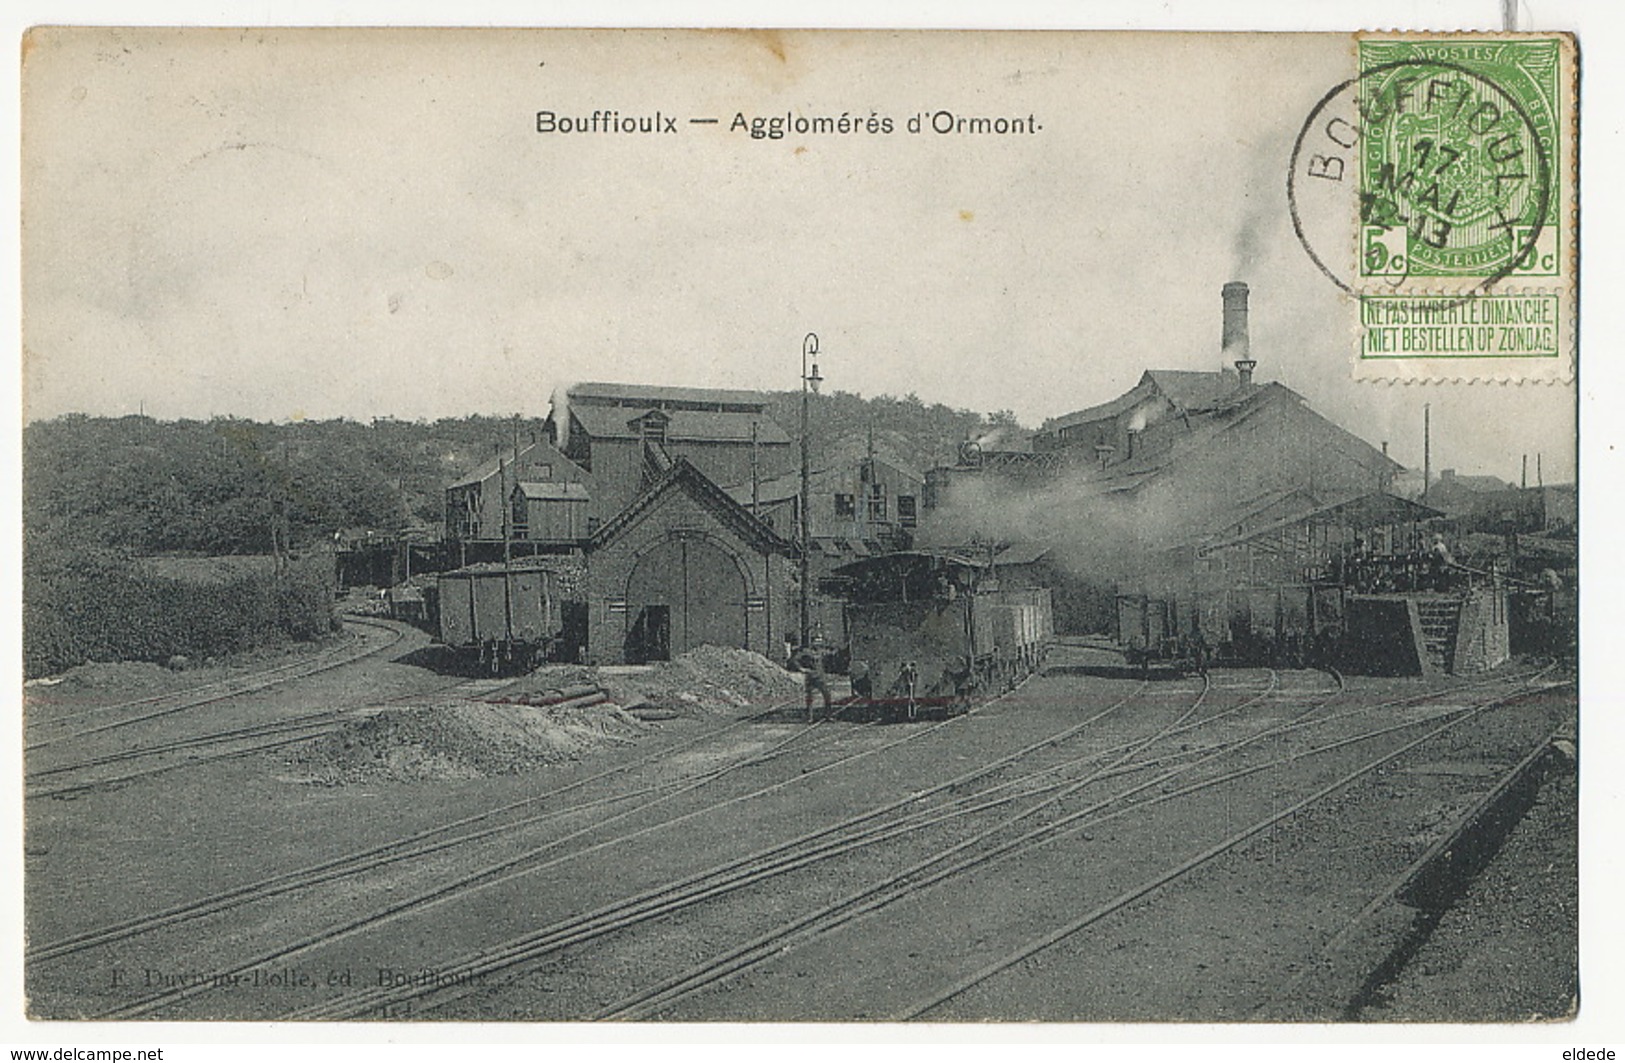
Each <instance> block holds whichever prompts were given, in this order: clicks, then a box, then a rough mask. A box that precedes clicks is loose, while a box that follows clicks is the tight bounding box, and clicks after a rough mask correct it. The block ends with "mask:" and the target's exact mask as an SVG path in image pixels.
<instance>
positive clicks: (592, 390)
mask: <svg viewBox="0 0 1625 1063" xmlns="http://www.w3.org/2000/svg"><path fill="white" fill-rule="evenodd" d="M565 394H567V395H569V397H570V398H571V400H575V399H623V400H628V401H632V402H645V401H647V402H651V403H652V402H722V403H730V404H734V405H743V404H746V403H754V404H756V405H758V406H762V407H765V406H767V405H768V404H769V403H771V402H772V401H773V395H772V394H771V393H769V392H766V391H738V390H732V389H728V388H678V387H666V386H663V385H659V384H606V383H596V382H589V383H585V384H575V385H572V386H571V387H570V388H569V389H568V391H566V392H565Z"/></svg>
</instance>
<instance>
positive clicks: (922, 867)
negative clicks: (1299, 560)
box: [300, 691, 1437, 1018]
mask: <svg viewBox="0 0 1625 1063" xmlns="http://www.w3.org/2000/svg"><path fill="white" fill-rule="evenodd" d="M1335 694H1336V691H1333V692H1332V694H1331V695H1329V696H1328V697H1326V698H1324V699H1322V700H1321V701H1319V702H1318V703H1316V704H1314V705H1312V706H1311V707H1310V708H1308V709H1307V710H1306V711H1305V712H1303V713H1300V714H1299V716H1297V717H1296V718H1295V719H1294V721H1293V722H1292V724H1290V725H1288V726H1305V725H1306V720H1305V717H1307V716H1310V715H1312V714H1313V712H1314V711H1315V709H1317V708H1319V707H1321V706H1323V705H1324V704H1325V703H1327V702H1329V701H1330V699H1331V697H1332V696H1335ZM1263 696H1265V695H1259V696H1256V697H1254V698H1251V699H1248V701H1246V702H1243V703H1242V705H1238V706H1236V707H1235V708H1233V709H1232V710H1230V711H1228V712H1226V713H1223V714H1219V716H1228V715H1231V714H1233V713H1234V712H1235V711H1237V710H1238V709H1240V708H1242V707H1244V706H1245V705H1248V704H1253V703H1256V702H1257V701H1258V700H1261V699H1262V697H1263ZM1433 696H1437V695H1433ZM1399 700H1400V701H1405V702H1408V701H1415V700H1419V699H1415V698H1410V699H1399ZM1199 702H1200V698H1199V699H1198V703H1199ZM1194 708H1195V706H1193V707H1192V711H1194ZM1370 711H1372V709H1370V708H1367V709H1363V710H1359V711H1358V713H1349V714H1347V715H1348V716H1354V715H1358V714H1366V713H1369V712H1370ZM1189 715H1190V713H1189V712H1187V714H1186V715H1185V716H1182V717H1181V721H1185V722H1177V723H1176V724H1174V725H1169V726H1167V727H1165V728H1163V729H1162V730H1161V731H1159V732H1158V733H1156V734H1153V735H1152V736H1150V737H1149V738H1144V739H1139V740H1136V741H1134V742H1130V743H1125V744H1123V745H1122V746H1119V747H1115V748H1113V749H1109V750H1105V751H1101V752H1100V753H1097V754H1095V755H1094V756H1093V757H1084V758H1078V759H1079V760H1080V761H1083V760H1096V761H1099V760H1101V759H1102V758H1103V757H1109V756H1110V755H1111V754H1116V756H1115V757H1114V758H1112V759H1107V760H1106V761H1105V763H1103V764H1101V765H1099V766H1097V767H1096V768H1095V769H1094V771H1093V772H1092V773H1090V774H1088V775H1086V776H1085V777H1084V778H1082V779H1076V780H1068V781H1066V782H1064V783H1056V784H1054V785H1053V786H1052V787H1051V788H1050V789H1051V790H1053V791H1059V793H1058V794H1057V796H1054V797H1051V798H1049V799H1046V800H1043V801H1041V802H1039V803H1038V804H1035V805H1032V806H1029V807H1028V808H1026V809H1025V810H1023V811H1021V812H1018V813H1017V814H1015V815H1013V816H1011V817H1009V818H1008V819H1006V820H1004V821H1003V822H1001V823H999V824H996V825H995V826H993V827H991V828H987V829H985V830H983V831H982V832H980V833H979V834H976V835H973V836H972V837H971V838H969V839H967V840H965V841H962V842H960V843H957V844H955V845H952V846H950V847H948V848H946V849H942V850H938V851H936V852H933V853H931V854H930V855H928V856H927V857H926V858H925V859H923V860H921V861H919V862H917V863H916V864H913V865H911V866H909V867H908V868H906V869H904V871H902V872H899V873H897V874H895V875H893V876H890V877H888V878H886V879H883V880H881V881H879V882H876V883H874V884H872V885H870V886H869V887H866V888H865V889H863V890H862V891H860V892H858V893H856V894H854V895H851V896H848V897H845V898H843V899H841V900H840V901H838V902H836V903H834V904H831V905H827V906H825V907H823V908H821V909H819V910H816V911H815V912H813V913H811V914H809V915H807V916H804V917H803V918H801V919H799V920H797V921H795V922H793V923H792V924H790V925H789V926H787V927H782V928H780V929H778V930H776V931H774V932H772V933H770V934H767V935H763V936H761V937H759V938H757V939H753V940H752V941H750V942H747V943H746V944H745V945H743V946H741V947H739V948H738V949H736V950H734V951H732V952H730V953H728V954H725V955H724V956H722V957H718V958H715V959H713V960H711V961H707V962H706V963H705V964H702V965H700V966H699V967H698V968H696V969H693V970H690V971H688V972H685V973H684V974H683V975H681V976H679V977H678V978H675V979H670V980H668V981H666V982H663V983H660V984H659V985H656V986H655V987H652V988H651V989H648V990H645V991H642V992H640V993H639V994H636V995H634V996H632V997H629V998H626V999H623V1000H622V1001H619V1002H617V1003H616V1004H614V1005H611V1006H610V1007H607V1008H605V1009H603V1010H602V1011H600V1012H599V1017H601V1018H639V1017H645V1016H647V1015H650V1014H652V1013H654V1012H655V1011H656V1010H657V1009H659V1008H660V1007H663V1006H667V1005H669V1004H671V1003H673V1002H674V1001H676V1000H679V999H681V998H682V997H684V996H687V995H689V994H690V993H692V992H694V991H696V990H698V989H701V988H704V987H705V986H706V985H709V984H711V983H714V982H716V981H720V980H721V979H723V978H726V977H729V976H731V975H733V974H737V973H738V972H739V971H741V970H743V969H745V968H747V967H749V966H751V965H752V964H754V963H756V962H758V961H760V960H762V959H765V958H769V957H775V956H780V955H783V954H784V953H785V951H787V950H788V949H789V948H791V947H794V945H795V944H797V943H798V941H797V938H798V936H800V935H807V936H810V937H816V936H818V935H819V934H822V933H825V932H827V931H828V930H830V929H833V928H834V927H836V926H839V925H841V924H843V923H845V922H848V921H850V920H852V919H854V918H857V917H858V916H860V915H864V914H867V913H868V912H871V911H874V910H876V909H878V908H880V907H883V906H885V905H886V904H889V903H891V902H892V901H895V900H897V899H901V898H902V897H904V896H907V895H909V894H910V893H913V892H916V891H918V890H919V889H923V888H924V887H926V886H929V885H931V884H934V883H935V882H939V881H943V880H946V879H948V878H950V877H952V876H953V875H956V874H959V873H962V872H964V871H966V870H969V869H971V868H974V867H978V866H981V865H984V864H986V863H989V862H991V861H992V860H994V859H1004V858H1008V857H1009V856H1013V855H1019V853H1020V852H1022V851H1024V850H1026V849H1029V848H1031V847H1033V846H1035V845H1041V844H1045V843H1046V841H1047V840H1050V836H1053V835H1056V834H1057V833H1058V832H1059V831H1060V830H1061V829H1062V828H1066V827H1069V826H1071V824H1073V823H1074V822H1076V821H1077V820H1078V819H1079V818H1080V817H1081V816H1087V815H1098V814H1099V813H1100V812H1101V810H1102V809H1104V808H1107V807H1110V806H1111V805H1112V804H1114V803H1117V802H1119V801H1121V800H1122V799H1123V797H1125V796H1129V795H1130V794H1133V793H1139V792H1144V791H1147V790H1150V789H1153V788H1156V787H1159V786H1164V785H1166V784H1167V783H1168V782H1169V780H1171V779H1174V778H1176V777H1177V776H1178V775H1180V774H1181V773H1182V772H1185V771H1188V770H1190V769H1189V768H1182V769H1178V770H1176V771H1172V772H1169V773H1165V774H1163V775H1159V776H1157V777H1156V778H1154V779H1152V780H1151V781H1150V782H1148V783H1144V784H1141V785H1139V786H1136V787H1134V788H1133V790H1132V791H1130V793H1129V794H1119V795H1116V796H1114V797H1111V798H1108V799H1106V800H1105V801H1102V802H1098V803H1097V804H1095V805H1093V806H1091V807H1090V808H1088V809H1086V810H1083V811H1082V812H1079V813H1074V814H1072V815H1070V816H1067V817H1064V818H1063V819H1061V820H1060V821H1058V822H1056V823H1051V824H1048V825H1045V826H1040V827H1037V828H1034V829H1032V830H1030V831H1028V832H1027V833H1025V834H1023V835H1020V836H1019V837H1017V838H1015V839H1014V840H1012V841H1010V842H1009V843H1007V844H1004V845H1002V846H1000V847H999V848H997V849H995V850H994V851H992V852H988V853H979V854H978V853H975V852H974V850H975V848H976V846H977V845H978V844H979V843H981V842H984V841H987V840H988V839H991V838H995V837H997V836H998V835H999V834H1001V833H1007V832H1008V831H1009V830H1010V829H1011V828H1012V827H1013V826H1015V825H1016V824H1019V823H1020V822H1021V821H1023V820H1026V819H1028V818H1030V817H1032V816H1033V815H1035V814H1036V813H1038V812H1040V811H1041V810H1043V809H1044V808H1047V807H1050V806H1053V805H1054V804H1056V803H1057V802H1058V801H1059V800H1060V799H1061V798H1064V797H1066V796H1070V795H1071V794H1073V793H1076V792H1078V791H1079V790H1081V789H1083V788H1084V787H1086V786H1088V785H1089V784H1090V783H1093V782H1097V781H1099V780H1102V779H1105V778H1110V777H1113V776H1116V775H1127V774H1132V773H1134V772H1139V771H1144V770H1145V769H1146V768H1147V767H1149V766H1151V765H1152V764H1154V763H1155V761H1145V762H1143V763H1139V764H1135V763H1133V761H1134V758H1135V756H1136V754H1137V753H1139V752H1140V751H1141V750H1143V749H1145V748H1146V747H1147V746H1149V745H1151V744H1153V743H1154V742H1155V741H1158V740H1160V739H1165V738H1168V737H1172V736H1175V735H1178V734H1182V733H1186V732H1188V731H1190V730H1193V729H1195V728H1198V727H1200V726H1202V725H1204V724H1205V723H1210V722H1212V720H1198V721H1195V722H1189V721H1188V719H1187V718H1188V716H1189ZM1219 716H1216V717H1214V718H1213V719H1217V718H1219ZM1412 726H1414V723H1406V724H1402V725H1400V728H1408V727H1412ZM1394 729H1399V728H1385V729H1382V732H1383V733H1387V732H1388V731H1391V730H1394ZM1278 730H1280V729H1270V730H1268V731H1265V732H1260V733H1259V734H1256V735H1254V736H1252V737H1249V738H1246V739H1242V740H1239V741H1236V742H1232V743H1229V744H1227V745H1226V746H1225V749H1224V750H1223V751H1232V750H1234V749H1236V748H1239V747H1242V746H1245V745H1248V744H1251V743H1253V742H1255V741H1258V740H1260V739H1261V738H1263V737H1266V736H1267V735H1268V734H1271V733H1275V731H1278ZM1361 737H1362V738H1364V737H1367V736H1361ZM1218 755H1219V754H1218V753H1212V754H1210V755H1209V756H1208V757H1207V758H1205V760H1212V759H1214V757H1216V756H1218ZM1051 770H1052V769H1048V768H1046V769H1039V770H1037V771H1034V772H1031V773H1030V774H1029V775H1028V776H1026V777H1024V778H1023V779H1020V780H1016V781H1015V782H1016V783H1017V784H1018V785H1017V786H1012V785H1011V784H1009V783H1006V784H1001V785H995V786H992V787H989V788H987V789H985V790H983V791H980V792H978V793H975V794H971V795H967V796H965V797H962V798H960V799H959V800H957V801H955V802H951V803H950V805H949V806H948V807H944V808H942V809H938V810H933V812H931V813H929V814H923V815H919V816H914V817H907V818H904V819H900V820H898V821H895V822H891V823H888V824H884V825H881V826H880V827H878V828H876V829H874V830H872V831H870V832H868V833H867V834H859V835H848V836H844V837H841V838H840V839H839V840H837V841H835V842H834V843H833V844H829V845H826V846H825V847H824V848H823V849H822V850H821V851H819V852H808V853H802V854H794V855H792V856H791V857H790V858H789V859H784V857H783V854H772V855H774V856H778V857H779V860H778V862H777V863H776V864H769V863H765V862H764V863H760V864H758V863H757V862H755V861H746V862H745V863H744V864H742V865H741V866H739V867H736V868H733V869H731V870H733V871H734V872H735V873H736V876H737V877H736V880H735V881H733V882H726V881H724V882H717V881H710V882H705V881H702V882H698V883H684V884H682V886H683V887H686V888H687V892H686V893H685V892H683V890H681V889H676V888H673V889H668V890H666V891H657V892H656V893H653V894H651V895H649V896H646V897H639V898H635V899H634V904H633V906H630V907H628V908H623V909H622V910H620V911H610V912H605V913H599V916H600V921H599V922H597V923H596V924H595V923H591V922H589V923H587V924H585V925H576V926H572V925H568V924H566V925H563V926H556V927H552V928H549V929H548V930H547V931H544V932H543V933H542V934H540V935H537V936H534V937H531V938H527V939H522V940H519V941H515V942H512V943H509V944H508V945H507V946H505V947H503V948H500V949H494V950H493V949H487V950H483V951H482V952H481V953H480V954H479V955H478V956H477V957H471V958H469V959H468V960H466V961H463V962H457V963H450V964H446V965H442V966H440V967H437V970H440V971H446V972H449V973H451V974H452V975H453V976H455V977H454V979H453V980H454V982H455V987H454V988H451V989H441V988H429V989H426V990H413V991H410V992H405V993H403V992H400V991H396V992H394V993H389V992H388V991H374V992H373V993H372V994H371V995H370V996H368V997H366V998H364V999H361V1000H357V1001H354V1002H352V1003H351V1004H348V1005H345V1006H343V1007H342V1008H339V1009H338V1010H330V1008H328V1007H317V1008H314V1009H311V1010H310V1011H309V1012H306V1013H302V1014H301V1015H300V1017H308V1018H323V1017H328V1018H331V1017H355V1016H357V1015H362V1014H367V1013H369V1011H368V1009H374V1010H377V1009H384V1008H388V1007H395V1006H399V1005H400V1004H402V1003H403V1002H404V1001H406V1000H409V999H418V1000H424V999H427V998H432V1004H431V1006H433V1007H441V1006H444V1005H445V1004H448V1003H450V1002H452V1001H454V1000H457V999H460V998H463V997H466V996H468V995H469V994H470V993H471V992H473V991H475V990H474V989H471V988H470V987H471V986H475V985H476V984H477V981H478V979H479V978H480V977H483V976H489V975H491V974H495V973H497V972H499V971H502V970H505V969H508V968H512V967H517V966H520V965H523V964H526V963H530V962H533V961H535V960H537V959H539V958H541V957H542V956H544V955H547V954H549V953H552V952H555V951H557V950H559V949H561V948H564V947H567V946H569V945H574V944H581V943H583V942H585V941H588V940H593V939H596V938H598V937H601V936H603V935H604V934H606V933H613V932H615V931H618V930H623V929H626V928H628V927H630V926H632V925H634V924H635V923H638V922H643V921H646V920H648V919H652V918H656V917H659V916H663V915H669V914H671V913H672V912H674V911H676V910H678V909H680V908H681V907H686V906H688V905H689V904H692V903H697V902H698V901H700V900H705V899H709V898H711V897H714V896H718V895H720V894H721V893H724V892H728V891H731V890H732V889H735V888H738V887H740V886H742V885H747V884H752V883H754V882H757V881H761V880H763V879H764V878H766V877H770V876H772V875H774V874H777V873H782V872H783V871H785V870H794V869H797V868H799V867H802V866H807V865H808V863H810V862H812V861H813V860H816V859H819V858H828V857H830V856H834V855H839V854H840V853H841V852H845V851H850V850H851V849H852V848H856V847H860V846H864V845H870V844H876V843H878V842H881V841H887V840H891V839H894V838H897V837H899V836H901V835H904V834H908V833H910V832H912V831H915V830H918V829H922V828H924V827H929V826H934V825H936V824H937V823H939V822H941V821H943V820H947V819H951V818H954V817H956V816H958V815H963V814H968V813H972V812H979V811H984V810H986V809H988V808H993V807H999V806H1002V805H1005V804H1008V803H1010V802H1011V801H1012V800H1013V797H1012V796H1011V791H1013V790H1016V789H1019V784H1023V783H1031V782H1032V781H1033V780H1034V779H1036V778H1038V777H1041V776H1044V775H1046V774H1048V773H1049V772H1050V771H1051ZM1256 770H1257V769H1250V770H1249V771H1247V772H1244V773H1237V774H1236V775H1235V776H1227V777H1226V778H1227V779H1228V778H1233V777H1239V775H1242V774H1251V773H1252V772H1253V771H1256ZM1222 781H1225V780H1219V782H1222ZM1217 784H1218V783H1217V782H1208V783H1203V784H1201V785H1200V786H1197V787H1191V788H1187V789H1185V790H1181V791H1178V792H1176V793H1175V794H1172V795H1170V796H1168V797H1163V798H1158V800H1170V799H1173V798H1174V797H1178V796H1183V795H1184V794H1186V793H1190V792H1195V790H1197V789H1202V788H1205V787H1207V786H1211V785H1217ZM1000 790H1004V791H1006V792H1005V794H1003V795H1001V796H999V797H993V796H990V795H992V794H994V793H996V792H998V791H1000ZM1107 818H1109V817H1107ZM960 853H966V854H968V856H967V858H966V859H964V860H963V861H961V862H959V863H955V864H948V865H947V866H943V865H944V862H945V861H947V860H948V859H949V858H950V857H952V856H954V855H956V854H960ZM932 868H937V869H938V870H937V871H936V872H935V873H932V874H930V875H929V876H927V877H923V878H922V877H920V876H922V875H924V874H925V873H926V872H928V871H930V870H931V869H932ZM696 887H697V888H696Z"/></svg>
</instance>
